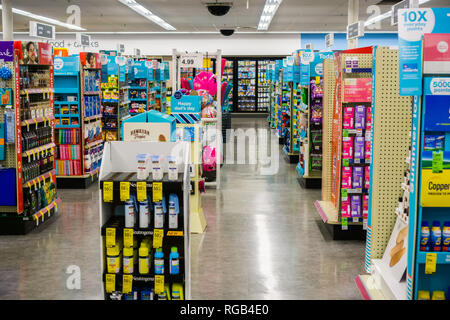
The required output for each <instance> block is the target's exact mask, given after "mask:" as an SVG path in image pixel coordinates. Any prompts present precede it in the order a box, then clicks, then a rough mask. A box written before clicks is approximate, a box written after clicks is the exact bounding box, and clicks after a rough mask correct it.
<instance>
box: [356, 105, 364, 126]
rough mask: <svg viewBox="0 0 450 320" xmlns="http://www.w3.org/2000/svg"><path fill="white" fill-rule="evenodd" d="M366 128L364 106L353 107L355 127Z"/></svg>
mask: <svg viewBox="0 0 450 320" xmlns="http://www.w3.org/2000/svg"><path fill="white" fill-rule="evenodd" d="M365 128H366V107H365V106H356V107H355V129H365Z"/></svg>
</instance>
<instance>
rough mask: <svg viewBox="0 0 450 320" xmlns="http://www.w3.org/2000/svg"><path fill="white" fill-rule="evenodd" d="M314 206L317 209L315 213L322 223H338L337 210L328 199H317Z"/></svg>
mask: <svg viewBox="0 0 450 320" xmlns="http://www.w3.org/2000/svg"><path fill="white" fill-rule="evenodd" d="M314 206H315V207H316V209H317V213H318V214H319V215H320V217H321V218H322V221H323V222H324V223H328V224H340V222H339V221H338V212H337V210H336V208H334V207H333V204H332V203H331V202H329V201H319V200H316V202H314Z"/></svg>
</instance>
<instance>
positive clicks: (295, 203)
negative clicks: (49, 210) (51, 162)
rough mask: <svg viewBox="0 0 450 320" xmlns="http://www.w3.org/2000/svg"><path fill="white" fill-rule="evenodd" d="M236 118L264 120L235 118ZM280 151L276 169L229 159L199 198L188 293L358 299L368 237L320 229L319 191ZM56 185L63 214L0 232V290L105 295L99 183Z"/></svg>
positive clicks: (14, 294) (242, 123) (6, 295)
mask: <svg viewBox="0 0 450 320" xmlns="http://www.w3.org/2000/svg"><path fill="white" fill-rule="evenodd" d="M233 127H234V128H244V129H245V128H252V127H255V128H258V127H259V128H267V122H266V120H265V119H262V118H261V119H256V120H255V119H233ZM279 160H280V161H279V162H280V167H279V173H278V174H277V175H272V176H261V175H259V174H257V168H256V166H255V165H225V166H224V167H223V180H222V190H220V191H218V192H217V191H215V190H212V189H208V191H207V194H206V195H205V196H204V197H203V208H204V211H205V213H206V219H207V222H208V227H207V230H206V232H205V233H204V234H202V235H192V243H191V244H192V249H191V256H192V262H191V264H192V267H191V270H192V277H191V278H192V279H191V280H192V297H193V298H194V299H268V298H272V299H360V294H359V292H358V290H357V288H356V286H355V285H354V282H353V279H354V277H355V276H356V275H357V274H359V273H361V272H362V271H363V270H364V269H363V257H364V242H362V241H333V240H331V238H330V236H329V235H328V234H327V233H326V231H325V233H322V232H321V229H322V228H323V224H322V222H321V220H320V217H319V216H318V214H317V213H316V211H315V208H314V205H313V203H314V200H316V199H318V198H319V197H320V191H319V190H304V189H302V188H301V187H300V186H299V184H298V182H297V180H296V177H297V174H296V171H295V164H287V163H286V161H285V160H284V159H283V157H282V156H281V153H280V159H279ZM58 192H59V195H60V196H61V198H62V200H63V202H62V203H61V205H60V206H59V210H60V215H59V217H57V219H55V220H54V221H53V222H52V223H51V224H49V225H48V226H47V227H46V228H45V229H43V230H41V231H40V232H35V233H31V234H29V235H26V236H2V237H0V279H1V285H0V299H102V296H103V295H102V286H101V270H100V268H101V267H100V238H99V216H98V191H97V186H96V185H93V186H91V187H90V188H89V189H87V190H59V191H58ZM216 197H217V202H216V200H215V199H216ZM70 266H78V267H79V268H80V271H81V289H79V290H78V289H69V288H68V286H67V282H69V285H70V280H71V279H72V278H71V277H70V274H68V273H66V271H67V268H68V267H70ZM75 268H76V267H75ZM72 277H76V274H73V275H72ZM69 287H70V286H69Z"/></svg>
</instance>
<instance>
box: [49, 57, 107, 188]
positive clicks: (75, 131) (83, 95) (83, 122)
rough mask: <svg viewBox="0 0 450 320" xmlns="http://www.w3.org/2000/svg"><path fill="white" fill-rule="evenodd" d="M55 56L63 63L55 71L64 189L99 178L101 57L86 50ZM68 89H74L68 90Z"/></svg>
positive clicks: (59, 168) (60, 174) (59, 169)
mask: <svg viewBox="0 0 450 320" xmlns="http://www.w3.org/2000/svg"><path fill="white" fill-rule="evenodd" d="M87 56H89V57H91V59H94V61H95V62H93V65H90V64H89V63H87V62H86V57H87ZM92 57H93V58H92ZM55 59H56V62H57V65H58V66H61V67H60V68H59V69H58V70H57V71H56V72H55V76H56V81H55V87H56V89H55V91H56V102H55V104H56V107H55V109H56V113H57V115H56V119H57V120H56V121H57V122H58V120H59V119H61V120H60V121H59V125H56V129H57V130H56V136H55V140H56V142H57V148H58V152H57V155H58V159H57V161H56V172H57V182H58V186H59V187H61V188H86V187H87V186H89V185H90V184H91V183H93V182H94V181H96V180H97V178H98V173H99V171H100V163H101V158H102V150H103V140H102V131H101V117H102V115H101V90H100V72H101V68H100V57H99V55H98V54H96V53H86V52H83V53H81V54H80V55H74V56H71V57H55ZM80 68H81V70H80ZM58 88H62V89H60V90H58ZM66 88H69V89H70V88H72V89H73V90H71V92H69V93H67V92H65V90H67V89H66ZM76 89H77V90H76ZM75 91H77V93H76V94H74V93H73V92H75ZM66 117H67V119H66V121H65V123H63V122H62V120H63V119H64V118H66ZM73 119H76V120H77V122H78V124H77V123H72V122H71V121H73Z"/></svg>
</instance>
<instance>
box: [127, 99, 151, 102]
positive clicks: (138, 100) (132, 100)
mask: <svg viewBox="0 0 450 320" xmlns="http://www.w3.org/2000/svg"><path fill="white" fill-rule="evenodd" d="M129 101H131V102H140V101H145V102H147V99H141V98H132V99H130V100H129Z"/></svg>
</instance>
